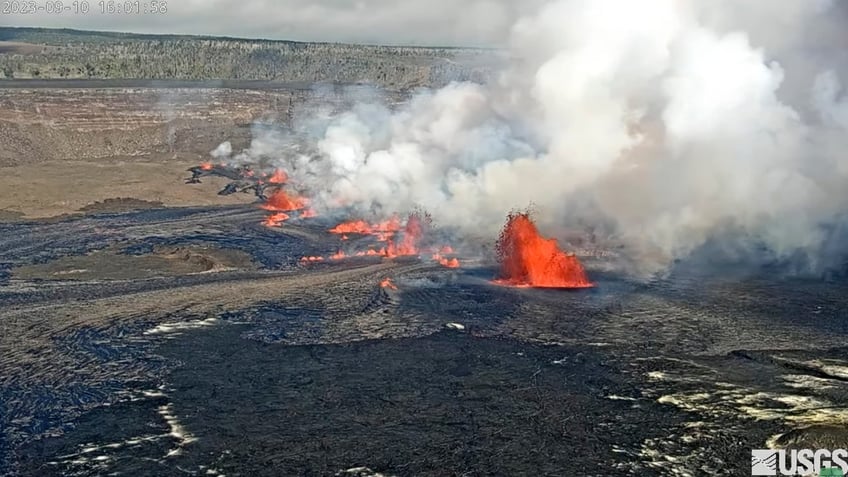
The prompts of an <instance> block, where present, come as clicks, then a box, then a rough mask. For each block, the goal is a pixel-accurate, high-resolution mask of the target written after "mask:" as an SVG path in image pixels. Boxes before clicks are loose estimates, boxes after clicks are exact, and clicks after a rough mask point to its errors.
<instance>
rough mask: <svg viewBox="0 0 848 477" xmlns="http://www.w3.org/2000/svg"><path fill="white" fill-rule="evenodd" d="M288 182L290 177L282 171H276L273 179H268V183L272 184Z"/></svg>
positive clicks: (272, 176)
mask: <svg viewBox="0 0 848 477" xmlns="http://www.w3.org/2000/svg"><path fill="white" fill-rule="evenodd" d="M288 180H289V176H288V175H286V172H285V171H284V170H282V169H276V170H275V171H274V173H273V174H272V175H271V177H269V178H268V182H269V183H271V184H285V183H286V182H288Z"/></svg>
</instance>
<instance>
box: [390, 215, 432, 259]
mask: <svg viewBox="0 0 848 477" xmlns="http://www.w3.org/2000/svg"><path fill="white" fill-rule="evenodd" d="M423 235H424V226H423V224H422V222H421V217H420V216H419V215H418V214H409V218H407V219H406V225H405V226H404V227H403V236H402V237H401V240H400V242H398V243H395V241H394V240H392V239H388V240H387V242H388V245H387V246H386V256H387V257H389V258H393V257H401V256H411V255H418V254H419V253H420V252H419V251H418V241H419V240H421V237H422V236H423Z"/></svg>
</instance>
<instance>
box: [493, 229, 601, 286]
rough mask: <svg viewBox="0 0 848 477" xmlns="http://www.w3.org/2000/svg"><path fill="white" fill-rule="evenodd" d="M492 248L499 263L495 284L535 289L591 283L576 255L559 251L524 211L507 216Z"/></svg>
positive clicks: (554, 241)
mask: <svg viewBox="0 0 848 477" xmlns="http://www.w3.org/2000/svg"><path fill="white" fill-rule="evenodd" d="M495 248H496V251H497V253H498V261H499V262H500V265H501V269H500V274H499V276H498V277H497V279H496V280H495V282H496V283H500V284H504V285H512V286H526V287H538V288H588V287H592V286H594V285H593V284H592V282H590V281H589V278H588V277H587V276H586V272H585V270H583V266H582V265H581V264H580V261H579V260H577V257H576V256H574V255H569V254H566V253H565V252H563V251H562V250H560V249H559V246H558V245H557V242H556V240H554V239H547V238H545V237H542V236H541V235H540V234H539V231H538V230H537V229H536V225H535V224H534V223H533V220H532V219H530V216H529V215H528V214H526V213H512V214H510V215H509V216H508V217H507V221H506V225H504V228H503V230H502V231H501V235H500V238H498V242H497V245H496V247H495Z"/></svg>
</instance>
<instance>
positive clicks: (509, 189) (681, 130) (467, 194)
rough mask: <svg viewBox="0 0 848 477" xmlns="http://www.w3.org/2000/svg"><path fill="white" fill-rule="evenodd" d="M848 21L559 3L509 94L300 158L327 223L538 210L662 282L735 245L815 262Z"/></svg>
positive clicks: (833, 15)
mask: <svg viewBox="0 0 848 477" xmlns="http://www.w3.org/2000/svg"><path fill="white" fill-rule="evenodd" d="M740 3H741V4H742V6H741V7H740V6H739V5H740ZM843 9H844V7H843V6H842V5H841V4H839V3H833V2H826V1H801V0H787V1H785V2H778V3H775V2H766V1H765V0H751V1H747V2H736V1H730V0H717V1H715V2H699V1H695V0H690V1H687V0H651V1H645V2H633V1H630V0H558V1H553V2H550V3H547V4H546V5H544V6H543V7H542V8H541V9H540V10H539V11H538V12H537V13H536V14H535V15H533V16H529V17H526V18H522V19H520V20H518V21H517V22H516V23H515V25H514V27H513V28H512V32H511V42H510V50H509V56H510V58H511V60H510V62H509V66H508V67H507V68H506V69H505V70H504V71H503V72H502V73H501V74H500V75H499V76H498V78H497V80H496V81H493V82H492V83H491V84H487V85H478V84H470V83H456V84H452V85H449V86H448V87H445V88H443V89H440V90H437V91H424V92H420V93H419V94H417V95H416V96H414V97H413V98H412V99H411V100H410V101H409V102H408V104H405V105H403V106H401V107H400V108H396V109H392V108H389V107H387V106H383V105H381V104H380V102H379V101H373V100H372V101H367V102H362V103H360V104H357V105H355V106H354V107H352V108H351V109H350V110H349V111H347V112H344V113H342V114H337V115H330V116H324V117H320V118H312V119H311V120H310V121H307V122H306V123H304V124H305V126H304V127H302V128H301V133H305V134H307V136H308V137H309V138H310V142H311V147H312V150H310V151H309V152H308V153H300V154H288V153H287V154H282V153H281V158H280V160H281V161H283V166H284V167H286V168H287V169H288V170H289V171H290V172H291V173H292V174H293V176H294V177H295V178H296V179H298V180H300V181H302V182H303V183H304V184H306V185H307V186H308V187H309V188H310V189H311V190H312V191H313V195H314V197H315V198H316V200H317V201H318V203H319V205H323V206H325V207H329V206H337V205H339V204H344V205H351V206H354V207H358V208H359V209H361V211H362V212H363V213H366V212H377V213H388V212H391V211H404V210H408V209H410V208H412V207H413V206H416V205H421V206H423V207H425V208H426V209H427V210H428V211H430V212H431V213H432V214H433V215H434V217H435V218H436V219H437V221H438V222H439V223H441V224H445V225H451V226H456V227H459V228H464V229H466V230H474V231H475V232H477V233H480V232H482V233H490V234H494V233H495V232H496V231H497V229H498V228H499V227H500V225H501V223H502V221H503V218H504V215H505V214H506V213H507V212H508V211H509V210H510V209H514V208H520V207H524V206H526V205H528V204H530V203H533V204H535V208H536V209H537V211H538V218H539V220H540V222H541V225H542V226H543V227H544V226H552V225H556V224H559V225H563V224H568V223H577V221H579V223H581V224H589V225H592V224H593V222H595V223H597V224H608V228H609V229H610V232H611V233H613V234H614V236H615V237H616V239H617V240H618V241H620V242H621V243H623V244H624V245H625V246H626V247H627V249H628V250H629V253H630V254H631V255H632V256H634V257H637V258H638V259H639V260H640V261H641V263H642V264H645V265H650V266H651V267H660V268H661V267H663V266H665V265H667V264H668V263H670V261H671V260H672V259H674V258H677V257H681V256H685V255H686V254H688V253H690V252H692V251H693V250H694V249H696V248H697V247H699V246H701V245H702V244H704V243H705V242H706V241H707V240H709V239H711V238H715V237H716V236H718V235H720V234H724V233H728V231H733V233H734V234H735V236H736V237H739V236H742V237H745V238H746V239H747V240H749V241H750V242H751V243H754V242H757V243H761V244H764V245H765V246H767V247H768V248H769V249H770V250H772V251H773V252H774V253H776V254H777V255H778V256H790V255H794V256H797V255H798V254H799V253H801V254H802V255H806V256H809V257H813V256H815V252H816V250H818V249H819V248H820V247H821V246H822V245H823V243H824V242H825V241H826V240H827V239H828V238H827V236H826V235H827V232H826V230H827V229H825V228H823V225H826V224H834V223H837V222H839V221H840V220H841V216H842V213H843V211H845V210H846V205H848V204H846V202H848V188H847V187H846V184H848V182H846V179H848V160H846V159H844V158H843V157H844V156H843V154H844V152H843V151H844V150H845V149H844V146H846V138H848V135H846V133H848V99H846V98H845V97H844V95H843V89H842V84H841V79H842V78H841V76H842V73H843V72H844V71H845V69H846V68H844V67H843V65H844V64H846V63H845V61H844V53H842V52H843V51H845V50H846V48H844V47H845V46H846V45H844V44H843V45H842V47H840V48H833V45H832V43H829V42H832V41H837V40H839V41H843V43H844V38H843V37H842V36H839V32H840V28H838V24H839V22H841V21H842V19H844V18H845V15H844V11H843ZM835 25H836V26H835ZM828 32H831V33H833V34H830V33H828ZM289 139H290V137H288V136H285V135H283V136H279V135H278V136H276V138H275V139H274V141H272V143H273V144H274V147H276V148H277V149H278V150H280V149H279V147H280V146H281V143H284V142H285V141H287V140H289ZM264 142H265V141H264V138H263V137H257V138H256V139H255V143H256V144H255V145H254V146H253V147H254V148H257V149H262V148H264V149H266V150H267V149H268V145H267V144H264V145H263V143H264ZM829 246H830V247H832V244H831V245H829ZM811 263H812V262H811ZM819 265H820V264H819Z"/></svg>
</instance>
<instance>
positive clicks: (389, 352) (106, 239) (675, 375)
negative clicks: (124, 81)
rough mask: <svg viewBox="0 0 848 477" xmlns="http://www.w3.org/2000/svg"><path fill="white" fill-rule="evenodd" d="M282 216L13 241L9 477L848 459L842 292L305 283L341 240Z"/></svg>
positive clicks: (5, 446)
mask: <svg viewBox="0 0 848 477" xmlns="http://www.w3.org/2000/svg"><path fill="white" fill-rule="evenodd" d="M207 187H208V188H209V189H210V192H214V187H212V186H211V185H210V186H207ZM263 217H264V212H263V211H261V210H258V209H256V208H255V207H253V206H238V205H236V206H222V207H216V208H209V207H196V208H183V209H156V208H153V209H149V210H145V211H137V212H121V213H111V214H99V215H98V214H95V215H89V216H85V217H74V218H67V219H62V220H53V221H47V222H18V223H7V224H4V225H2V226H0V228H1V229H2V234H0V237H2V239H0V253H2V261H3V264H4V265H3V269H4V270H5V272H4V275H3V276H4V278H3V280H4V282H3V285H2V290H0V304H2V307H0V326H2V330H3V332H2V334H0V376H2V380H1V381H0V403H2V405H0V423H2V426H0V429H2V432H0V469H2V470H0V474H12V475H17V474H20V475H102V474H106V473H112V472H120V473H126V474H133V475H172V474H182V473H185V472H188V473H194V474H197V475H281V474H282V475H334V474H337V473H339V475H357V474H356V472H361V473H360V475H372V474H376V473H381V474H383V475H444V474H462V473H470V474H490V473H505V474H526V473H531V474H557V475H563V474H568V475H587V474H595V473H598V472H602V473H605V474H607V475H672V474H673V475H703V474H706V473H710V474H712V475H740V474H741V473H744V472H747V471H748V470H747V469H748V466H749V463H748V459H749V458H750V455H749V453H748V449H749V448H758V447H762V446H764V445H766V443H767V442H768V443H771V444H772V445H797V446H808V445H823V446H828V447H840V446H845V445H848V435H846V432H845V427H844V426H845V423H846V418H848V415H846V414H845V410H844V409H843V407H842V406H843V403H844V402H845V399H846V396H848V382H846V380H848V350H846V348H845V347H844V346H845V345H844V339H843V337H844V336H845V333H846V326H848V321H846V316H845V310H846V309H848V306H846V305H848V303H846V298H845V293H844V287H845V284H844V283H842V282H822V281H806V280H799V279H780V278H777V277H775V276H772V275H769V274H760V275H757V276H753V277H750V278H746V279H738V278H732V279H731V278H728V279H721V278H717V277H715V276H713V277H712V278H710V277H706V278H705V277H703V276H695V275H693V274H686V273H684V272H683V271H680V272H677V274H676V275H673V276H671V277H669V278H668V279H666V280H655V281H649V282H643V281H634V280H631V279H629V278H627V277H625V276H622V275H618V274H616V273H612V272H609V271H606V272H605V271H602V270H603V269H608V268H609V267H608V264H606V263H605V262H604V260H606V259H596V260H589V261H588V262H587V269H588V271H589V273H590V277H591V278H592V279H593V281H595V282H596V283H597V287H596V288H594V289H590V290H578V291H561V290H533V289H513V288H507V287H502V286H498V285H493V284H491V283H490V281H489V280H490V278H491V277H492V276H493V274H494V269H493V268H492V267H491V264H489V263H486V262H485V261H483V262H479V263H476V264H475V263H474V262H468V263H469V264H468V265H466V266H465V268H463V269H459V270H448V269H444V268H441V267H438V266H437V265H434V264H433V263H432V262H430V261H418V260H415V259H403V260H402V259H398V260H395V261H384V260H381V259H369V258H361V259H355V258H354V259H349V260H346V261H341V262H333V263H323V264H315V265H310V266H306V267H304V266H302V265H299V258H300V257H301V256H303V255H326V254H329V253H332V252H334V251H335V250H336V248H337V247H338V245H339V239H338V237H337V236H333V235H331V234H328V233H326V229H327V228H328V227H329V226H331V225H334V224H333V223H329V222H328V221H326V220H324V219H321V218H317V219H311V220H310V221H306V222H302V223H297V222H296V221H289V222H287V223H286V224H285V225H284V226H283V227H282V228H279V229H269V228H266V227H263V226H260V225H258V224H259V222H260V221H261V220H262V218H263ZM322 220H324V221H322ZM93 250H102V251H98V252H93V253H89V252H91V251H93ZM118 256H120V257H121V258H116V257H118ZM165 257H168V258H165ZM117 260H123V262H121V263H133V264H136V265H135V266H136V267H137V268H138V272H137V273H135V274H134V273H131V272H129V271H127V272H124V273H123V274H112V275H110V274H109V273H106V272H108V271H109V270H110V267H113V266H114V265H113V264H112V263H113V262H115V261H117ZM128 268H129V267H128ZM80 269H86V270H88V272H86V273H83V272H77V273H74V271H75V270H80ZM682 269H683V268H682V267H681V270H682ZM99 272H103V273H102V274H101V275H99V276H98V273H99ZM386 277H389V278H391V279H392V281H393V282H394V284H395V285H396V286H397V288H398V289H397V290H393V289H391V288H384V287H381V286H380V282H381V281H382V280H383V279H384V278H386ZM359 468H367V469H368V470H363V469H360V470H352V471H351V472H349V473H345V472H346V471H348V470H350V469H359ZM369 472H370V473H369Z"/></svg>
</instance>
